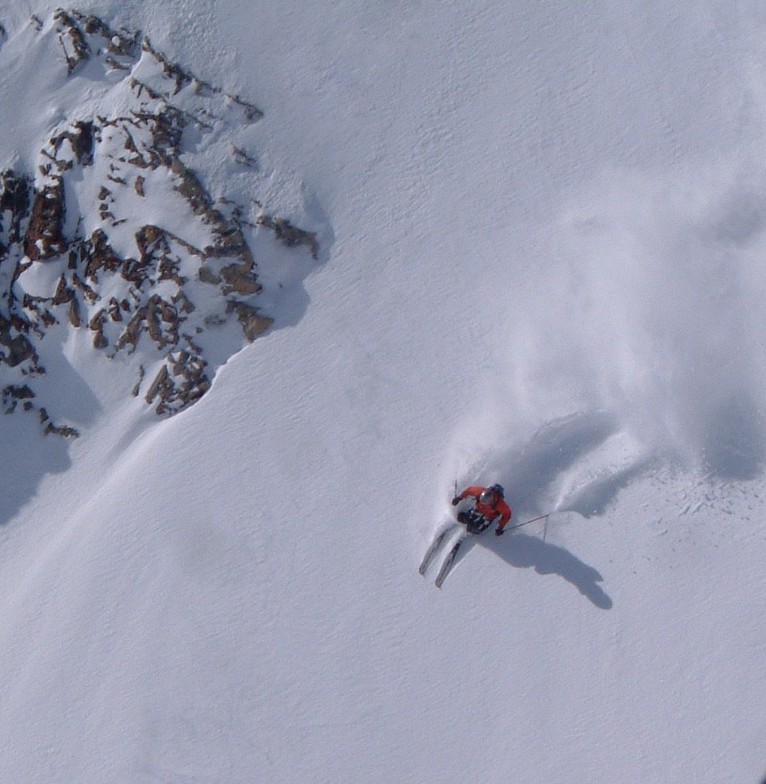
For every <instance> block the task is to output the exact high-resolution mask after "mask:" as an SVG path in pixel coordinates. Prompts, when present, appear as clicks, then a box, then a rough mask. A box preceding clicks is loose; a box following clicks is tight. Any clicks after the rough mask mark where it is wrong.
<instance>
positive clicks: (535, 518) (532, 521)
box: [506, 512, 551, 531]
mask: <svg viewBox="0 0 766 784" xmlns="http://www.w3.org/2000/svg"><path fill="white" fill-rule="evenodd" d="M550 516H551V512H548V514H544V515H540V517H534V518H532V519H531V520H527V521H526V522H525V523H517V524H516V525H512V526H511V527H510V528H507V529H506V530H507V531H513V529H514V528H523V527H524V526H525V525H529V524H530V523H536V522H537V521H538V520H547V519H548V518H549V517H550Z"/></svg>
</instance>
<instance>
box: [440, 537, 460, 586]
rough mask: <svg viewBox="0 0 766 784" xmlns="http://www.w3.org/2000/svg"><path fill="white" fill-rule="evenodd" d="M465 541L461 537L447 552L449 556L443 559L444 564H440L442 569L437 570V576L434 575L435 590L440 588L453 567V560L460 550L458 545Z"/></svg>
mask: <svg viewBox="0 0 766 784" xmlns="http://www.w3.org/2000/svg"><path fill="white" fill-rule="evenodd" d="M464 539H465V537H464V536H461V537H460V538H459V539H458V540H457V542H455V544H454V545H452V549H451V550H450V551H449V554H448V555H447V557H446V558H445V559H444V563H443V564H442V568H441V569H439V574H437V575H436V580H435V581H434V582H435V583H436V587H437V588H441V587H442V583H443V582H444V581H445V580H446V579H447V575H448V574H449V573H450V572H451V571H452V567H453V566H454V565H455V558H457V553H458V550H459V549H460V545H461V544H463V540H464Z"/></svg>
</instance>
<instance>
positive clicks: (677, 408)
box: [0, 0, 766, 784]
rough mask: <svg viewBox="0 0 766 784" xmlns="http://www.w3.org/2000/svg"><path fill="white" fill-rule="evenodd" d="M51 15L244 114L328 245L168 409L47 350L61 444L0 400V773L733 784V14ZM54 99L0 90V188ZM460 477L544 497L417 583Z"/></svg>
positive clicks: (756, 9) (22, 6)
mask: <svg viewBox="0 0 766 784" xmlns="http://www.w3.org/2000/svg"><path fill="white" fill-rule="evenodd" d="M54 7H55V4H53V3H49V2H47V0H41V2H40V3H39V4H38V5H34V6H33V5H32V4H31V3H29V2H26V1H25V2H20V3H17V2H10V0H2V1H0V24H2V26H3V28H4V30H5V35H0V55H2V54H3V50H6V52H7V51H9V50H8V49H7V47H13V46H14V45H15V43H14V42H15V41H17V40H18V36H19V35H21V34H22V32H23V30H24V29H25V28H26V25H27V24H28V19H29V17H30V16H31V15H32V14H33V13H34V14H37V15H38V16H39V17H40V18H43V17H44V16H45V14H49V13H50V12H51V11H52V10H53V9H54ZM80 10H82V11H85V12H94V13H98V14H99V15H100V16H102V17H103V18H104V19H105V20H106V21H107V22H108V23H109V24H110V25H111V26H112V27H114V28H117V27H119V26H120V25H126V26H129V27H131V28H141V29H143V30H144V31H146V32H147V33H148V34H149V35H150V36H151V37H152V41H153V43H154V45H155V46H158V47H160V48H161V49H162V50H163V51H166V52H168V53H169V54H171V55H172V57H173V58H174V59H175V60H177V61H178V62H179V63H182V64H183V65H185V66H188V67H189V68H190V69H192V70H193V71H194V72H195V73H198V74H199V75H200V76H201V77H204V78H208V79H210V80H212V81H215V82H216V83H217V84H221V85H224V86H225V87H226V88H227V89H228V90H231V91H232V92H235V93H237V94H240V95H243V96H244V97H245V98H247V99H249V100H252V101H254V102H255V103H256V104H257V105H258V107H259V108H262V109H263V110H264V113H265V115H264V119H263V120H261V122H259V123H258V124H257V125H255V126H253V127H252V128H251V129H250V130H248V131H247V133H249V134H250V137H249V138H248V139H247V140H246V141H247V142H248V146H249V147H251V148H252V149H257V150H258V151H259V156H260V157H259V166H260V171H259V175H260V176H259V178H258V181H259V187H260V188H261V189H262V190H265V191H267V193H266V194H265V195H267V196H268V201H269V203H270V204H274V205H275V207H279V208H280V209H279V210H278V211H279V212H280V214H285V215H286V216H287V217H292V218H304V217H305V218H307V219H308V220H309V221H313V224H314V225H311V226H309V228H311V229H312V230H316V231H319V232H320V233H321V236H322V237H323V238H324V243H323V255H322V256H321V258H324V259H325V260H324V261H323V262H322V263H321V264H318V265H317V266H316V267H315V268H314V270H313V272H312V273H311V274H310V275H309V277H307V278H305V279H304V280H303V281H302V282H296V281H294V280H290V279H286V280H285V281H284V284H285V286H286V287H288V288H290V287H292V290H293V291H294V293H293V295H292V299H291V298H290V297H287V298H286V299H285V301H284V302H283V303H282V307H283V310H282V311H281V312H278V313H276V314H274V316H275V318H276V321H275V325H274V329H273V330H272V331H271V332H270V333H269V334H268V335H267V336H266V337H262V338H259V339H258V340H256V341H255V342H254V343H253V344H252V345H251V346H249V347H247V348H245V349H244V350H242V351H241V352H239V353H238V354H236V355H235V356H233V357H232V358H231V359H229V361H228V362H227V363H226V364H225V365H224V366H223V367H222V368H221V369H220V370H219V372H218V374H217V376H216V378H215V380H214V383H213V387H212V389H211V390H210V392H209V393H208V394H207V395H206V396H205V397H204V398H203V399H202V400H201V401H200V402H199V403H197V404H196V405H195V406H194V407H192V408H190V409H188V410H186V411H184V412H183V413H181V414H179V415H177V416H175V417H173V418H171V419H167V420H158V419H156V418H154V415H153V414H151V413H150V412H148V411H147V410H145V409H143V408H142V406H141V404H140V402H138V401H135V400H133V399H132V398H130V396H129V394H128V395H125V392H124V390H123V389H122V387H120V384H122V379H120V378H115V377H114V375H113V374H112V373H111V372H110V369H109V366H108V363H106V364H105V360H104V359H102V358H101V357H95V356H94V357H91V352H89V349H88V348H87V347H86V345H85V343H83V342H77V341H73V342H72V343H71V344H69V345H68V347H67V351H68V352H69V353H68V355H67V356H68V359H70V360H72V363H71V365H69V367H70V370H69V371H67V372H64V371H63V370H62V371H61V377H60V378H61V380H60V382H58V383H60V389H61V395H62V397H66V396H67V395H70V394H71V393H72V390H73V389H80V388H86V389H88V390H89V392H88V394H89V395H91V396H92V398H93V400H94V401H96V403H94V405H92V406H89V407H88V411H89V412H90V418H89V420H88V421H81V422H75V424H77V425H78V426H79V429H80V430H81V431H82V434H83V435H82V437H81V438H80V439H78V440H77V441H76V442H74V443H73V444H67V443H64V442H63V441H62V440H57V439H53V438H51V437H49V438H47V439H44V438H43V437H42V436H41V435H40V434H39V432H38V428H37V425H36V423H35V422H34V421H32V420H31V419H28V418H24V417H23V416H8V417H3V418H2V420H0V433H2V438H3V445H4V461H3V465H4V470H3V472H2V477H1V478H0V522H2V524H3V525H2V528H1V529H0V597H2V599H1V600H0V673H2V676H1V677H2V686H1V688H0V737H2V739H3V743H2V744H0V770H2V779H3V780H4V781H5V780H7V781H13V782H25V783H29V784H35V783H36V782H46V784H47V783H48V782H72V781H82V782H135V783H136V784H141V783H143V782H146V783H147V784H148V783H149V782H174V783H175V782H178V783H179V784H180V782H184V784H186V783H187V782H188V783H189V784H190V783H191V782H227V783H233V782H243V783H244V782H254V781H258V782H261V781H262V782H285V784H288V783H289V784H296V783H297V782H333V783H334V784H335V783H336V782H381V783H382V782H418V783H419V784H425V783H426V782H464V781H481V782H509V781H515V782H525V783H526V782H540V783H541V784H542V783H543V782H545V783H546V784H547V783H549V782H563V781H573V780H576V781H583V782H593V783H598V782H603V783H604V784H607V783H608V784H614V782H639V781H640V782H695V783H696V782H756V783H757V782H758V781H760V780H761V779H762V777H763V775H764V772H766V708H764V706H765V705H766V681H765V680H764V677H763V662H764V660H766V626H765V624H764V620H763V618H764V610H765V609H766V607H765V606H764V596H765V595H766V577H765V576H764V574H766V573H765V572H764V568H763V564H764V559H765V557H766V522H765V521H764V503H763V498H764V467H765V464H766V446H765V435H766V434H765V433H764V427H765V426H766V425H765V423H764V413H763V412H764V404H765V403H766V386H765V379H766V374H765V373H764V370H765V368H764V351H763V335H764V334H766V311H765V310H764V306H763V302H764V295H765V294H766V291H765V290H764V289H765V288H766V272H764V259H765V258H766V166H764V152H765V151H766V134H765V133H764V131H765V130H766V112H765V111H764V108H765V107H766V43H764V42H765V41H766V36H765V35H764V34H765V33H766V15H764V12H763V10H762V9H761V8H760V6H759V5H758V4H755V3H752V4H751V3H736V4H729V3H719V2H713V0H707V1H706V2H699V3H681V2H662V3H660V2H643V3H637V2H628V3H619V4H601V3H591V2H578V3H554V4H551V3H537V2H516V3H504V2H498V0H480V1H479V2H474V3H467V4H465V3H461V4H458V3H438V4H437V3H405V2H396V0H390V1H389V2H385V3H371V4H359V3H352V2H348V0H340V2H336V3H333V4H324V3H322V4H320V3H300V2H295V0H289V1H288V2H283V3H265V2H249V1H246V0H227V1H226V2H222V3H213V2H211V1H210V0H197V1H196V2H192V1H191V0H188V1H187V0H170V1H166V2H159V1H158V2H137V1H134V2H120V3H117V2H112V0H100V1H99V0H93V1H92V2H83V3H81V4H80ZM11 51H13V50H11ZM22 55H23V53H22V52H19V54H18V57H19V58H21V57H22ZM19 69H20V70H21V63H20V65H19ZM28 69H29V64H28V63H27V64H25V65H24V72H28ZM54 84H55V80H54V79H53V78H52V76H51V74H49V73H46V72H40V73H39V74H38V75H37V82H36V84H35V90H34V95H35V100H36V101H38V103H36V104H33V105H30V103H29V95H28V92H31V91H30V90H28V85H27V84H21V83H19V82H18V80H17V79H16V78H15V73H14V69H13V68H8V69H5V70H4V71H3V72H2V74H0V102H1V103H2V118H0V166H2V167H3V168H5V167H7V166H11V165H14V166H15V165H17V163H19V162H24V161H27V160H29V159H30V158H31V157H32V156H34V155H35V154H36V153H37V152H38V151H39V147H40V146H41V144H43V143H44V140H45V139H46V138H47V137H48V136H49V135H50V131H51V128H52V127H53V126H54V125H55V124H56V122H58V121H57V120H56V119H55V118H56V117H58V116H59V112H58V109H57V100H58V98H57V93H56V91H55V89H53V87H51V85H54ZM208 163H209V162H208ZM202 168H204V167H202ZM207 176H208V177H210V178H211V182H210V183H206V184H209V185H211V187H212V190H213V191H216V189H218V190H220V188H219V186H220V185H221V182H220V181H218V182H217V181H216V177H215V175H214V174H212V173H209V174H208V175H207ZM261 195H264V194H262V193H260V192H258V193H256V192H253V193H252V194H251V197H252V198H258V197H259V196H261ZM267 274H268V275H271V276H274V280H276V281H277V282H278V281H279V274H280V272H279V270H270V271H268V273H267ZM285 275H289V273H288V272H286V273H285ZM75 360H76V361H75ZM60 364H61V365H62V366H63V365H66V364H67V363H65V362H63V361H62V362H60ZM73 367H76V368H77V369H78V370H77V373H76V374H75V375H73V374H74V373H75V372H74V370H72V369H71V368H73ZM57 378H58V377H57ZM71 410H72V411H74V412H75V417H74V418H75V419H76V412H77V410H78V406H77V405H73V406H71ZM93 412H95V413H93ZM469 481H470V482H474V481H477V482H482V481H486V482H493V481H500V482H502V483H503V484H504V485H505V486H506V488H507V490H508V493H509V497H510V501H511V504H512V506H513V507H514V513H515V514H514V521H515V522H523V521H525V520H526V519H529V518H531V517H534V516H537V515H540V514H544V513H548V512H550V513H552V514H551V516H550V518H549V519H548V521H547V525H546V524H545V523H544V522H543V521H540V522H539V523H536V524H532V525H530V526H527V527H525V528H523V529H520V530H519V531H517V532H514V533H513V534H508V535H506V536H504V537H502V538H495V537H493V536H491V535H488V536H485V537H481V538H479V539H477V540H475V541H473V542H471V545H472V546H471V547H468V548H466V552H465V555H464V556H463V557H462V558H461V559H460V561H459V563H458V565H457V566H456V568H455V570H454V572H453V573H452V574H451V575H450V577H449V579H448V580H447V582H446V583H445V585H444V587H443V588H442V589H441V590H437V589H436V588H435V587H434V586H433V583H432V580H431V577H432V576H433V575H431V574H429V576H428V579H427V580H424V579H423V578H421V577H420V576H419V575H418V573H417V566H418V563H419V561H420V558H421V556H422V553H423V551H424V550H425V548H426V547H427V545H428V543H429V542H430V540H431V537H432V535H433V533H434V532H435V531H436V530H438V529H439V528H440V527H441V526H442V525H444V523H446V522H447V521H448V520H449V516H450V508H449V505H448V499H449V498H450V496H451V495H452V493H453V489H454V483H455V482H457V484H458V485H463V484H465V483H467V482H469Z"/></svg>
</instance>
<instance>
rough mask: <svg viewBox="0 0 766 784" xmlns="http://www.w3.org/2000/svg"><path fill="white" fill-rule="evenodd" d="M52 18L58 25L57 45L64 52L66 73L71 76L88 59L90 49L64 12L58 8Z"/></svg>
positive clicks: (72, 21) (70, 18)
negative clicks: (59, 45)
mask: <svg viewBox="0 0 766 784" xmlns="http://www.w3.org/2000/svg"><path fill="white" fill-rule="evenodd" d="M33 18H34V17H33ZM53 18H54V20H55V21H56V22H57V23H58V24H57V25H56V30H57V31H58V34H59V43H60V44H61V47H62V49H63V50H64V57H65V58H66V64H67V71H68V73H69V74H70V75H71V74H72V72H73V71H74V70H75V69H76V68H77V67H78V66H79V65H81V64H82V63H84V62H86V61H87V60H88V59H89V57H90V47H89V46H88V42H87V41H86V40H85V36H84V35H83V32H82V30H80V28H79V27H78V25H77V23H76V22H75V20H74V18H73V17H72V16H70V15H69V14H68V13H67V12H66V11H64V10H63V9H61V8H59V9H58V10H57V11H56V13H55V14H54V15H53Z"/></svg>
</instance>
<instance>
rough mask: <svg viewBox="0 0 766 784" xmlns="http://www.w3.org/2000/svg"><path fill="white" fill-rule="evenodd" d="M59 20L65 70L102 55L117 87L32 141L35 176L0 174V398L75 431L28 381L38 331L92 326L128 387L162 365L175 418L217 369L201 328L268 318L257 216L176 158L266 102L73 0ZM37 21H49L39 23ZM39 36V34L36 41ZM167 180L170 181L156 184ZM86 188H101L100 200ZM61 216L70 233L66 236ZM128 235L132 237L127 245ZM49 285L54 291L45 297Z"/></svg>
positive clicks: (158, 389) (249, 329) (264, 221)
mask: <svg viewBox="0 0 766 784" xmlns="http://www.w3.org/2000/svg"><path fill="white" fill-rule="evenodd" d="M53 18H54V29H55V31H56V34H57V38H58V41H59V43H60V46H61V48H62V50H63V55H64V61H65V62H66V71H67V73H68V74H73V73H74V72H75V71H77V70H78V69H79V68H80V67H82V65H83V64H84V63H85V62H86V61H88V60H92V61H93V63H94V64H100V65H101V67H102V69H103V70H102V72H107V73H108V72H110V70H111V76H110V83H111V84H113V87H112V88H110V89H114V90H115V91H118V92H119V95H118V96H117V97H118V99H119V100H115V101H114V102H111V103H103V104H101V105H100V106H99V107H97V108H95V109H94V110H93V113H92V114H91V115H89V116H85V117H82V116H81V117H74V118H70V121H68V122H66V123H62V124H61V125H60V126H59V127H58V128H57V129H55V132H53V133H52V134H51V136H50V139H49V140H48V142H47V144H46V145H45V146H44V148H43V149H42V150H41V152H40V159H39V165H38V167H37V173H36V175H35V179H34V180H33V178H32V177H31V176H30V175H29V174H27V173H20V172H15V171H10V170H9V171H5V172H3V173H2V174H0V271H1V272H2V273H3V275H4V277H2V278H0V281H5V283H6V284H7V290H5V291H0V373H2V374H3V375H2V376H1V377H0V381H2V384H3V386H0V388H2V389H3V390H4V391H3V401H4V408H6V409H7V408H8V407H10V408H12V409H14V410H15V409H17V408H22V407H28V408H29V410H36V411H38V412H39V414H40V421H41V423H42V425H43V427H44V430H45V432H46V433H55V434H58V435H62V436H65V437H73V436H74V435H76V431H75V430H74V428H69V427H68V426H57V425H54V423H53V422H52V421H51V419H50V417H49V416H48V413H47V411H46V410H45V409H44V408H38V407H37V399H36V398H35V386H34V383H33V377H34V376H35V375H38V374H41V373H44V372H45V369H44V368H43V367H41V365H40V363H39V358H38V355H37V352H36V346H37V345H38V343H37V341H38V340H40V339H42V338H43V337H44V336H45V334H46V332H47V331H48V330H49V329H50V328H51V327H52V326H53V325H54V324H56V323H61V324H62V325H65V326H66V325H67V324H68V325H69V327H71V328H72V329H80V328H82V327H83V326H85V327H87V329H88V330H89V332H90V333H91V334H92V339H93V346H94V348H95V349H97V350H104V349H107V351H105V355H106V356H109V357H114V356H115V355H116V354H117V353H119V352H122V353H123V355H126V361H132V362H135V363H136V366H137V368H138V370H137V372H138V376H139V377H138V383H137V384H136V385H135V387H134V388H133V394H134V395H136V396H138V395H139V394H140V393H141V392H140V390H141V388H142V386H143V382H144V373H145V371H144V368H145V367H147V366H150V365H151V366H152V367H155V368H156V371H155V372H154V377H153V379H152V381H151V383H150V384H149V387H148V389H147V391H146V394H145V395H144V398H145V400H146V401H147V403H148V404H149V405H152V406H153V407H154V408H155V410H156V411H157V413H159V414H164V415H169V414H173V413H175V412H177V411H180V410H182V409H183V408H185V407H186V406H189V405H191V404H193V403H194V402H195V401H196V400H198V399H199V398H200V397H201V396H202V395H204V394H205V393H206V392H207V391H208V389H209V388H210V384H211V373H212V372H214V369H213V371H211V369H210V368H209V367H208V361H207V359H206V358H205V356H204V352H203V349H202V347H201V345H198V343H197V340H198V339H197V337H196V336H197V335H201V334H202V333H204V332H205V331H206V329H208V328H216V329H221V330H228V332H227V333H226V334H227V337H226V341H229V343H230V344H231V339H232V338H235V339H236V333H237V332H239V331H240V330H241V337H239V338H238V340H240V341H242V343H244V341H252V340H254V339H255V338H256V337H258V336H259V335H261V334H263V333H264V332H265V331H267V330H268V329H269V328H270V327H271V326H272V324H273V320H272V319H271V318H269V317H268V316H266V315H264V314H262V313H261V311H260V309H259V308H258V307H257V305H256V304H255V299H256V297H258V295H259V294H260V293H261V292H262V285H261V283H260V282H259V280H258V275H256V268H257V265H256V260H255V258H254V255H253V252H252V250H251V247H250V244H249V242H248V236H250V232H251V230H253V229H255V227H256V224H255V223H252V222H249V221H248V220H247V219H246V218H243V215H242V213H243V210H244V209H245V207H243V206H241V205H237V204H236V203H234V202H232V201H230V200H227V199H225V198H223V197H219V196H217V197H216V198H213V196H212V195H211V194H210V193H209V192H208V190H207V188H206V186H205V180H204V176H203V175H202V174H201V173H200V172H197V171H193V170H192V169H191V168H190V167H189V166H188V165H187V164H186V163H185V162H184V160H185V158H184V160H182V157H183V155H184V131H185V129H187V128H189V127H190V126H192V127H195V128H196V129H198V130H202V131H206V130H210V129H212V128H214V127H215V128H216V135H218V133H219V130H218V129H219V127H221V128H225V127H226V125H225V123H226V122H229V121H231V118H232V117H233V118H235V119H236V122H237V123H239V124H240V125H241V124H242V120H243V118H244V120H245V121H247V122H254V121H257V120H258V119H260V117H261V112H260V111H259V110H258V109H257V108H256V107H255V106H253V105H252V104H250V103H247V102H246V101H244V100H242V99H241V98H240V97H239V96H236V95H231V94H229V93H226V92H225V91H223V90H222V89H221V88H219V87H216V86H213V85H211V84H209V83H207V82H205V81H203V80H201V79H199V78H198V77H196V76H195V75H194V74H192V73H191V72H190V71H188V70H186V69H185V68H183V67H181V66H180V65H178V64H176V63H173V62H172V61H171V60H169V59H168V58H167V57H166V56H165V55H164V54H162V53H161V52H159V51H158V50H156V49H155V48H154V47H153V46H152V45H151V43H150V42H149V41H148V39H146V38H143V37H142V36H141V34H140V33H130V32H126V31H124V30H120V31H115V30H113V29H111V28H110V27H109V26H108V25H107V24H106V23H104V22H103V21H102V20H101V19H99V18H98V17H95V16H92V15H87V14H82V13H79V12H78V11H64V10H58V11H57V12H56V13H55V15H54V17H53ZM33 24H35V25H36V26H37V27H38V28H39V29H42V27H43V24H42V22H40V21H39V20H37V22H33ZM44 40H46V37H44V36H41V37H39V39H38V41H39V42H40V43H41V45H42V42H43V41H44ZM115 69H116V70H117V71H124V72H125V73H124V74H122V73H115V72H114V71H115ZM92 72H93V73H94V74H96V73H98V72H99V71H98V69H96V68H94V69H93V71H92ZM90 74H91V70H90V69H89V75H90ZM107 105H109V106H111V105H114V106H117V105H119V106H120V107H121V109H120V113H119V114H110V115H109V116H102V115H101V114H99V111H102V112H103V111H104V109H103V107H104V106H107ZM186 138H187V139H188V138H189V136H187V137H186ZM224 143H227V142H224ZM228 144H229V147H228V149H229V150H231V149H232V148H233V149H234V156H235V159H236V160H237V161H238V162H239V163H241V164H242V165H245V166H248V167H252V168H253V169H256V168H257V161H256V158H255V156H254V155H253V154H252V153H250V152H246V151H245V150H244V149H242V148H241V147H237V146H236V145H232V144H231V143H228ZM83 170H87V171H86V172H85V173H84V172H83ZM155 172H156V173H155ZM99 176H100V178H101V181H100V182H99V181H97V180H95V181H94V178H96V177H99ZM83 181H87V182H88V183H89V185H88V187H89V188H92V190H90V191H89V195H88V199H90V200H91V203H92V207H91V208H90V209H88V207H87V206H86V205H85V202H86V200H84V199H83V198H82V196H83V191H82V185H81V183H82V182H83ZM163 181H167V182H170V185H171V188H172V190H168V189H167V188H163V187H155V186H154V183H157V182H163ZM65 194H66V195H70V199H69V200H68V202H69V203H67V200H66V199H65ZM91 194H97V199H96V200H95V202H94V201H93V200H92V199H93V197H92V195H91ZM152 198H154V199H155V200H157V199H159V201H155V202H152ZM137 199H144V200H146V202H145V207H148V208H150V209H151V214H152V216H153V217H152V220H153V223H151V224H145V225H136V221H135V218H134V217H133V215H135V214H139V213H141V212H142V211H143V212H144V213H145V211H146V210H145V209H144V210H134V211H133V212H131V210H130V203H131V200H132V203H133V204H134V205H135V203H136V200H137ZM78 209H79V210H83V212H82V214H77V213H76V211H77V210H78ZM68 210H71V211H73V212H74V213H75V214H69V215H67V211H68ZM259 210H260V205H259ZM179 213H180V214H182V215H187V216H188V220H189V221H190V222H193V223H195V224H196V225H195V226H193V227H192V226H190V227H189V228H190V231H188V232H186V231H185V230H184V229H183V228H182V229H180V230H179V229H178V225H179V221H178V215H179ZM261 213H262V210H261ZM124 223H127V226H126V227H125V228H123V229H122V230H120V231H119V232H116V231H115V227H118V226H120V225H122V224H124ZM257 224H259V225H262V226H265V227H267V228H269V229H270V230H272V231H273V232H274V234H275V236H276V237H277V238H278V239H279V240H280V241H281V242H282V243H283V244H284V245H286V246H288V247H296V246H306V247H308V248H309V249H310V251H311V253H312V255H314V256H315V257H316V255H317V251H318V244H317V240H316V236H315V235H314V234H312V233H310V232H306V231H303V230H301V229H299V228H297V227H295V226H293V225H292V224H291V223H290V222H289V221H287V220H286V219H283V218H279V217H276V216H273V215H268V214H261V217H260V218H258V219H257ZM65 226H66V232H67V234H71V236H65ZM86 226H87V227H89V228H88V229H87V231H89V232H90V235H89V236H88V234H87V233H86V230H85V229H84V227H86ZM168 226H172V227H173V231H171V230H170V229H169V228H168ZM174 232H177V233H174ZM179 235H183V236H179ZM131 236H132V237H133V238H134V242H135V248H130V247H129V248H126V245H125V242H126V238H128V241H129V238H130V237H131ZM200 237H204V238H205V239H204V240H202V241H200V239H199V238H200ZM194 242H197V243H200V247H196V246H195V245H194V244H193V243H194ZM116 249H118V250H116ZM272 253H273V251H272ZM258 262H259V265H262V264H263V259H259V260H258ZM41 263H44V264H46V265H50V266H49V270H50V273H49V272H48V271H47V270H46V272H45V273H44V274H37V273H36V272H35V270H34V269H33V268H34V265H37V264H41ZM27 273H29V274H27ZM27 281H29V284H28V283H27ZM46 281H50V283H46ZM201 284H207V285H205V286H202V285H201ZM27 285H29V288H27ZM46 285H50V286H51V287H53V288H52V289H51V290H49V291H47V292H46V291H45V286H46ZM208 286H209V287H212V290H211V288H208ZM235 297H236V298H235ZM199 342H200V343H201V344H202V345H207V342H206V341H204V340H201V341H199ZM134 353H137V357H136V358H135V359H132V360H128V359H127V356H128V355H132V354H134ZM158 360H159V361H158ZM6 376H8V378H7V379H6ZM27 380H28V383H27ZM26 390H28V391H29V395H27V391H26ZM38 393H39V390H38ZM6 401H8V402H7V405H6Z"/></svg>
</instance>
